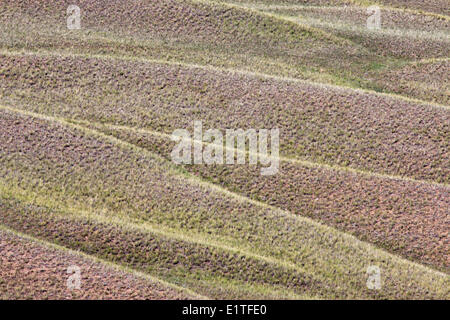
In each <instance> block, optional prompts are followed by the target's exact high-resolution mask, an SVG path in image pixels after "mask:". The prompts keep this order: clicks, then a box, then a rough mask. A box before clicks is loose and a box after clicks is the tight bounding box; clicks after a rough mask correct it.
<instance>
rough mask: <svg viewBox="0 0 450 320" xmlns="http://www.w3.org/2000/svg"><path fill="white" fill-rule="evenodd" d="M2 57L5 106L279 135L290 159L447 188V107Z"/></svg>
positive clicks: (281, 84)
mask: <svg viewBox="0 0 450 320" xmlns="http://www.w3.org/2000/svg"><path fill="white" fill-rule="evenodd" d="M1 57H2V61H3V65H4V67H3V69H2V70H3V72H2V76H1V77H0V94H1V97H0V103H3V104H5V105H9V106H14V107H18V108H23V109H25V110H29V111H33V112H38V113H43V114H46V115H57V116H62V117H66V118H72V119H81V120H86V121H94V122H101V123H109V124H116V125H128V126H138V127H142V128H148V129H151V130H154V131H159V132H163V133H166V134H171V133H172V132H173V131H174V130H176V129H178V128H192V127H193V122H194V120H202V121H203V123H204V127H205V129H206V128H216V129H221V130H223V129H226V128H242V129H248V128H272V127H275V126H277V127H278V128H280V130H281V136H282V137H281V141H280V148H281V153H282V154H283V155H284V156H287V157H290V158H295V159H302V160H309V161H314V162H320V163H327V164H330V165H333V164H338V165H341V166H348V167H351V168H355V169H360V170H366V171H374V172H379V173H385V174H392V175H400V176H406V177H409V178H414V179H418V180H427V181H436V182H439V183H445V184H448V183H449V182H450V166H449V163H450V162H449V158H450V148H449V141H450V131H449V124H450V113H449V111H448V110H449V108H448V107H443V108H441V107H433V106H427V105H425V104H420V103H415V102H408V101H404V100H401V99H394V98H391V97H385V96H380V95H373V94H367V93H365V92H355V91H353V90H346V89H342V88H336V87H327V86H323V85H314V84H310V83H304V82H297V81H285V80H279V79H273V78H267V77H260V76H253V75H247V74H241V73H230V72H221V71H216V70H208V69H206V70H205V69H204V68H199V67H188V66H182V65H173V64H172V65H168V64H165V63H153V62H151V61H149V62H147V61H130V60H129V59H128V60H122V59H104V58H89V57H84V56H83V57H71V56H66V57H60V56H55V55H44V56H40V55H37V56H36V55H33V54H31V55H22V54H18V55H16V54H13V55H3V56H1ZM87 70H89V71H87ZM405 163H408V165H407V166H406V165H405Z"/></svg>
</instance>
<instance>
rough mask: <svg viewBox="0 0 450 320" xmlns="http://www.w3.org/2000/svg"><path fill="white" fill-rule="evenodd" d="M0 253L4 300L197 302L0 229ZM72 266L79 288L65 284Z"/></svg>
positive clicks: (159, 284)
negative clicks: (163, 300)
mask: <svg viewBox="0 0 450 320" xmlns="http://www.w3.org/2000/svg"><path fill="white" fill-rule="evenodd" d="M0 249H1V252H2V254H1V256H0V265H1V269H0V279H1V280H0V298H1V299H2V300H4V299H35V300H36V299H39V300H40V299H96V300H97V299H121V300H124V299H159V300H162V299H188V298H191V299H192V298H198V296H196V295H193V294H192V295H189V294H186V293H184V292H183V291H182V290H176V289H174V288H171V287H170V286H169V287H168V286H165V285H163V284H161V283H158V282H154V281H149V280H148V279H145V278H143V277H138V276H136V275H135V274H133V273H128V272H124V271H120V270H117V268H112V267H111V266H108V265H105V264H104V263H101V262H96V261H93V260H92V259H89V258H86V257H83V256H82V255H80V254H77V253H73V252H68V251H67V250H65V249H57V248H55V246H54V245H51V244H46V243H43V242H41V241H35V240H34V239H30V238H29V237H27V236H25V237H24V236H21V235H16V234H15V233H12V232H10V231H5V230H4V229H1V230H0ZM71 267H72V268H73V269H70V268H71ZM74 267H77V268H79V270H80V275H81V280H80V287H79V288H77V287H72V288H69V287H68V284H67V281H68V280H69V276H71V275H73V274H74V273H73V270H75V269H74ZM68 270H69V273H68ZM71 270H72V271H71Z"/></svg>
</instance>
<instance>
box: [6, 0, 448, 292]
mask: <svg viewBox="0 0 450 320" xmlns="http://www.w3.org/2000/svg"><path fill="white" fill-rule="evenodd" d="M374 3H375V2H374V1H359V0H358V1H357V0H348V1H338V0H336V1H326V2H325V1H321V0H317V1H307V0H305V1H302V0H286V1H264V0H261V1H257V0H255V1H251V0H249V1H233V2H231V1H229V2H222V1H213V0H189V1H181V0H152V1H150V0H138V1H133V2H129V1H123V0H114V1H104V0H97V1H79V2H78V5H79V6H80V8H81V12H82V19H81V25H82V28H81V30H68V29H67V26H66V18H67V12H66V9H67V6H68V5H69V4H72V2H71V1H66V0H63V1H60V0H58V1H55V0H51V1H45V2H42V1H17V0H5V1H2V2H1V3H0V17H2V18H1V19H0V28H2V33H1V36H0V249H1V251H2V252H8V254H6V255H3V256H2V257H0V262H1V264H0V298H2V299H14V298H37V297H39V294H40V292H41V291H40V288H42V287H48V291H47V292H46V295H45V296H40V297H41V298H56V299H70V298H85V299H91V298H106V299H114V298H139V299H141V298H151V299H188V298H211V299H449V298H450V283H449V281H450V277H449V271H450V269H449V268H450V264H449V262H450V257H449V245H448V243H449V239H448V225H449V224H450V217H449V214H448V208H449V207H450V186H449V184H450V104H449V101H450V100H449V97H450V90H449V81H448V80H449V72H448V69H449V68H448V67H449V60H448V58H449V51H448V50H449V33H448V21H449V20H448V17H447V15H448V12H447V11H448V10H447V9H448V8H446V6H445V3H444V2H443V1H440V0H435V1H429V2H427V3H426V4H425V3H424V4H421V3H420V2H418V1H412V0H411V1H378V2H377V3H378V4H380V5H382V8H383V28H382V29H381V30H379V31H369V30H367V28H366V19H367V16H366V8H367V6H369V5H371V4H374ZM343 5H345V6H343ZM446 10H447V11H446ZM407 22H410V23H407ZM199 120H201V121H202V122H203V126H204V130H206V129H210V128H214V129H218V130H219V131H221V132H224V131H225V130H226V129H229V128H235V129H238V128H242V129H250V128H253V129H256V130H259V129H268V128H279V129H280V170H279V173H278V174H277V175H274V176H268V177H267V176H261V175H260V169H261V166H260V165H257V166H249V165H213V166H208V165H176V164H175V163H173V162H172V161H171V151H172V150H173V148H174V145H175V143H174V142H173V141H171V139H170V138H171V134H172V132H173V131H174V130H176V129H188V130H189V131H192V130H193V123H194V121H199ZM193 143H196V144H205V143H203V142H201V141H193ZM247 153H248V152H247ZM246 156H249V155H248V154H246ZM66 262H70V263H72V262H73V264H76V265H80V266H82V269H83V270H88V271H86V272H87V274H86V276H87V278H88V279H90V280H88V282H87V283H86V287H85V289H86V290H84V291H79V292H78V291H77V292H72V293H71V292H68V291H67V290H66V289H65V282H64V281H65V280H64V279H65V278H64V276H66V274H65V270H64V268H62V266H64V267H66V266H65V264H66ZM18 266H23V268H22V269H21V270H22V271H23V273H24V274H25V273H26V274H27V276H26V277H22V276H21V275H18V274H15V275H14V274H12V273H11V271H10V270H12V269H17V268H18ZM41 266H43V267H45V266H46V268H48V271H49V272H53V273H54V276H52V277H51V278H49V279H44V278H43V277H42V275H40V274H39V272H37V271H36V270H37V269H39V268H40V267H41ZM370 266H378V267H379V268H380V269H381V270H382V289H381V290H369V288H368V287H367V283H366V282H367V276H368V275H367V268H368V267H370ZM106 276H110V278H111V279H113V281H112V288H111V291H108V292H105V291H104V290H102V288H101V285H100V284H99V283H102V281H104V278H105V277H106ZM124 286H126V287H128V289H127V290H126V291H124V290H122V289H121V288H123V287H124Z"/></svg>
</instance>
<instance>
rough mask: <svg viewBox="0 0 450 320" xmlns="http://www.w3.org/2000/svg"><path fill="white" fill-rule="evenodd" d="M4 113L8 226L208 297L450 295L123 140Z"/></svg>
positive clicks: (438, 277)
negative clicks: (371, 279)
mask: <svg viewBox="0 0 450 320" xmlns="http://www.w3.org/2000/svg"><path fill="white" fill-rule="evenodd" d="M1 112H2V117H1V119H2V120H1V121H2V125H1V126H0V128H2V129H1V130H2V131H1V132H2V133H1V135H0V137H2V141H1V145H2V156H1V157H0V159H2V160H1V161H2V165H1V167H0V168H1V171H0V177H1V181H2V188H1V195H2V196H1V197H2V202H1V203H2V215H1V219H2V221H1V223H2V224H3V225H6V226H7V227H8V228H11V229H14V230H18V231H20V232H25V233H27V234H30V235H32V236H34V237H37V238H40V239H45V240H46V241H51V242H55V243H57V244H59V245H62V246H66V247H69V248H71V249H76V250H82V251H84V252H85V253H87V254H90V255H94V256H98V257H99V258H102V259H105V260H110V261H113V262H115V263H121V264H124V265H126V266H128V267H132V268H134V269H137V270H139V271H142V272H146V273H148V274H150V275H152V276H155V277H157V278H159V279H162V280H165V281H168V282H171V283H175V284H176V285H178V286H182V287H187V288H189V289H191V290H193V291H195V292H197V293H198V294H200V295H202V296H207V297H213V298H261V297H262V298H297V299H298V298H305V297H306V298H317V297H320V298H364V297H365V298H383V297H384V298H401V297H403V298H424V297H428V298H445V297H447V294H448V292H447V289H446V288H447V285H448V283H447V282H448V280H449V279H448V276H447V275H446V274H444V273H440V272H437V271H434V270H432V269H429V268H426V267H423V266H421V265H417V264H414V263H411V262H409V261H406V260H404V259H401V258H398V257H396V256H394V255H391V254H389V253H387V252H385V251H383V250H380V249H376V248H375V247H373V246H370V245H368V244H366V243H363V242H360V241H359V240H357V239H356V238H354V237H351V236H349V235H346V234H344V233H341V232H338V231H336V230H334V229H331V228H329V227H325V226H323V225H320V224H317V223H315V222H313V221H312V220H310V219H306V218H300V217H297V216H295V215H292V214H290V213H287V212H285V211H282V210H279V209H276V208H274V207H271V206H267V205H264V204H261V203H259V202H255V201H251V200H248V199H246V198H243V197H239V196H236V195H234V194H231V193H229V192H227V191H225V190H223V189H221V188H218V187H214V186H213V185H211V184H209V183H204V182H201V181H199V180H198V179H196V178H193V177H190V176H189V175H188V174H187V173H183V172H180V171H179V169H177V168H174V167H173V165H172V164H171V163H170V162H166V161H164V160H163V159H160V158H159V157H156V156H154V155H153V154H152V153H150V152H148V151H144V150H142V149H139V148H137V147H134V146H132V145H128V144H126V143H124V142H121V141H120V140H116V139H114V138H110V137H108V136H103V135H101V134H98V133H96V132H95V131H91V130H88V129H83V128H82V127H77V126H75V127H74V126H73V125H70V124H68V123H66V122H63V121H57V120H55V119H53V120H52V119H49V118H45V117H36V116H31V117H30V116H28V115H24V114H22V113H17V112H14V111H9V110H7V109H3V110H2V111H1ZM119 159H120V160H119ZM19 213H20V214H19ZM372 264H377V265H380V267H382V268H383V270H385V273H384V274H385V277H386V278H385V279H386V284H385V290H383V291H382V292H374V291H371V290H368V289H367V287H366V274H365V272H366V269H367V265H372ZM349 266H351V267H349ZM412 284H413V287H411V285H412Z"/></svg>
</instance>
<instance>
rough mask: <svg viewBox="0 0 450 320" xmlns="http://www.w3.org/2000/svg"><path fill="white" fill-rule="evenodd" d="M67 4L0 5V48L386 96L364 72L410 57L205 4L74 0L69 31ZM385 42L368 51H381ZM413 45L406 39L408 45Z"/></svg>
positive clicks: (439, 53)
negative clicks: (243, 73) (189, 66)
mask: <svg viewBox="0 0 450 320" xmlns="http://www.w3.org/2000/svg"><path fill="white" fill-rule="evenodd" d="M69 4H71V2H70V1H46V2H45V3H41V2H38V1H36V2H32V4H30V3H29V2H22V1H17V0H14V1H13V0H8V1H3V2H2V3H1V4H0V14H1V15H2V16H3V17H4V18H3V19H2V21H1V22H0V23H1V27H2V30H4V31H3V36H2V38H1V39H0V41H1V42H0V47H1V48H7V49H10V50H12V49H14V50H22V49H27V50H31V51H36V50H53V51H55V50H57V51H65V52H70V53H75V52H76V53H89V54H106V53H107V54H108V55H115V56H117V55H120V56H124V55H125V56H133V57H145V58H153V59H163V60H170V61H174V60H176V61H182V62H186V63H194V64H200V65H209V66H215V67H226V68H233V69H236V68H237V69H242V70H247V71H252V72H262V73H269V74H273V75H278V76H291V77H297V78H302V79H309V80H313V81H319V82H326V83H331V84H338V85H345V86H349V87H357V88H364V89H368V90H375V91H382V92H386V93H393V92H390V91H389V90H388V88H387V84H386V85H381V86H380V85H379V83H376V82H374V81H373V80H372V78H371V77H368V76H367V73H368V72H371V71H373V72H377V71H378V72H383V71H384V70H390V69H393V68H398V67H401V66H403V65H404V64H405V60H407V62H409V61H411V60H413V59H414V57H415V56H414V57H413V58H411V57H403V56H402V55H400V56H398V55H395V54H389V53H386V54H385V56H380V55H379V54H378V52H372V51H371V50H373V49H374V47H373V46H371V45H370V46H369V48H365V47H364V46H363V45H361V44H360V43H357V42H354V41H353V40H352V39H350V40H349V39H346V38H345V37H341V36H336V35H333V34H332V33H330V32H329V31H327V30H323V29H320V28H316V27H314V26H313V25H307V24H305V23H303V22H301V21H297V20H296V19H286V18H285V17H281V16H278V15H273V14H267V13H265V12H262V11H259V10H253V9H248V8H246V7H243V6H240V5H239V6H236V5H230V4H227V3H222V2H220V3H218V2H214V1H206V0H202V1H200V0H195V1H194V0H189V1H179V0H158V1H147V0H141V1H134V2H132V3H129V2H127V1H122V0H116V1H114V2H110V1H101V0H99V1H87V2H85V1H80V3H79V5H80V6H81V8H83V10H82V12H83V28H82V29H81V30H76V31H74V30H68V29H67V27H66V9H67V6H68V5H69ZM443 28H444V30H448V28H447V29H445V27H443ZM446 39H447V38H446ZM391 40H392V39H386V41H385V42H386V43H382V45H381V46H379V45H378V44H377V45H376V46H375V47H381V48H383V47H385V45H389V44H390V43H392V42H393V41H391ZM447 40H448V39H447ZM380 41H383V39H380ZM395 42H398V41H394V43H395ZM370 43H372V42H369V44H370ZM427 43H429V44H430V45H431V47H433V46H435V47H436V48H435V49H436V50H437V51H436V50H435V49H431V47H430V46H429V45H427V46H423V45H420V46H418V47H419V48H421V49H424V48H428V50H430V51H431V52H435V51H436V52H435V53H436V54H433V55H431V56H430V55H428V56H427V58H432V57H435V56H439V57H441V56H442V55H445V52H447V53H448V43H447V46H446V42H445V41H444V42H443V41H440V42H439V41H438V42H437V43H435V44H432V43H431V42H430V41H428V40H427ZM416 44H417V41H415V40H414V41H409V44H408V45H416ZM446 48H447V50H445V49H446ZM402 50H403V52H411V49H410V48H407V49H406V50H405V47H403V49H402ZM388 51H389V49H388ZM443 52H444V53H443ZM392 85H395V84H392ZM414 98H418V99H422V98H423V97H422V96H417V97H414ZM431 101H434V100H431ZM435 101H436V103H440V104H442V103H443V102H442V101H438V100H435Z"/></svg>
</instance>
